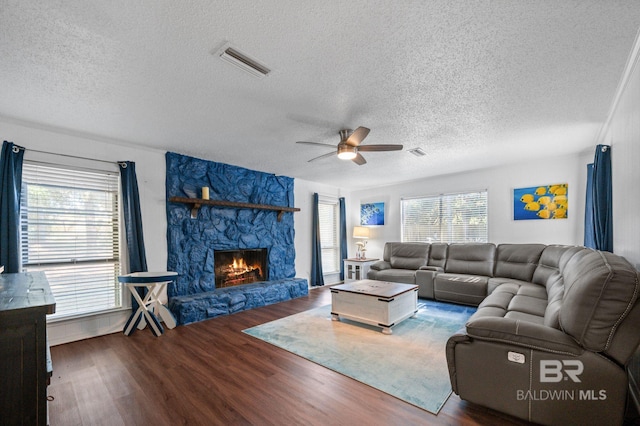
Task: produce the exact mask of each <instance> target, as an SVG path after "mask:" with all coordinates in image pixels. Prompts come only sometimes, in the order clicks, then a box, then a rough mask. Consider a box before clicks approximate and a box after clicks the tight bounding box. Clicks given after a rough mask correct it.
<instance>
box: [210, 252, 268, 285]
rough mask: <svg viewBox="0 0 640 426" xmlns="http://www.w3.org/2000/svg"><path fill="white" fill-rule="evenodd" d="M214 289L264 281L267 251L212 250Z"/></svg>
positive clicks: (266, 273)
mask: <svg viewBox="0 0 640 426" xmlns="http://www.w3.org/2000/svg"><path fill="white" fill-rule="evenodd" d="M213 262H214V265H215V268H214V273H215V277H216V288H223V287H233V286H235V285H241V284H250V283H255V282H258V281H265V280H266V279H267V276H268V271H267V249H266V248H262V249H238V250H214V252H213Z"/></svg>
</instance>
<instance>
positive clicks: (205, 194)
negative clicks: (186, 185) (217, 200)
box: [202, 186, 209, 200]
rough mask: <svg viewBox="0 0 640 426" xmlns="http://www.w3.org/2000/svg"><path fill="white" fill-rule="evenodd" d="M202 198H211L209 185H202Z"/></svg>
mask: <svg viewBox="0 0 640 426" xmlns="http://www.w3.org/2000/svg"><path fill="white" fill-rule="evenodd" d="M202 199H203V200H208V199H209V187H208V186H203V187H202Z"/></svg>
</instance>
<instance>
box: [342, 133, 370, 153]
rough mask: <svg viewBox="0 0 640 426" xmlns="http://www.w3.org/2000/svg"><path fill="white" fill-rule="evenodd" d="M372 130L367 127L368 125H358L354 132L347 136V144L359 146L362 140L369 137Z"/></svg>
mask: <svg viewBox="0 0 640 426" xmlns="http://www.w3.org/2000/svg"><path fill="white" fill-rule="evenodd" d="M370 131H371V130H369V129H367V128H366V127H362V126H361V127H358V128H357V129H355V130H354V131H353V133H351V135H350V136H349V137H348V138H347V140H346V141H345V142H346V144H347V145H350V146H358V145H360V142H362V141H363V140H364V138H366V137H367V135H368V134H369V132H370ZM354 161H355V160H354Z"/></svg>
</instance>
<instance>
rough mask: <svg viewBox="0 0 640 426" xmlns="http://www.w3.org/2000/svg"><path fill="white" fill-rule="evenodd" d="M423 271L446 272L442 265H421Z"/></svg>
mask: <svg viewBox="0 0 640 426" xmlns="http://www.w3.org/2000/svg"><path fill="white" fill-rule="evenodd" d="M420 270H421V271H434V272H444V268H441V267H440V266H421V267H420Z"/></svg>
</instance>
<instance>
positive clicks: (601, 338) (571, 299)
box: [559, 248, 640, 352]
mask: <svg viewBox="0 0 640 426" xmlns="http://www.w3.org/2000/svg"><path fill="white" fill-rule="evenodd" d="M561 273H562V275H563V277H564V296H563V300H562V307H561V308H560V315H559V320H560V327H561V328H562V330H563V331H564V332H565V333H567V334H569V335H570V336H572V337H573V338H574V339H575V340H576V342H577V343H578V344H580V345H581V346H583V347H585V348H586V349H589V350H591V351H595V352H602V351H604V350H606V349H607V348H608V347H609V344H610V343H611V339H612V336H613V335H614V334H615V332H616V328H617V327H618V325H619V324H620V322H621V321H622V319H624V317H625V316H626V315H627V314H628V313H629V311H630V310H631V308H632V307H633V305H634V304H635V302H636V299H637V297H638V291H639V287H640V286H639V279H638V271H636V269H635V268H634V267H633V266H631V264H629V262H627V261H626V260H625V259H624V258H622V257H620V256H616V255H614V254H612V253H608V252H600V251H595V250H591V249H586V248H585V249H582V250H580V251H579V252H578V253H576V254H575V255H574V256H572V257H571V259H570V260H569V261H568V262H567V264H566V265H565V266H564V267H563V268H562V269H561Z"/></svg>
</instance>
